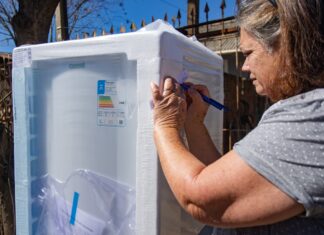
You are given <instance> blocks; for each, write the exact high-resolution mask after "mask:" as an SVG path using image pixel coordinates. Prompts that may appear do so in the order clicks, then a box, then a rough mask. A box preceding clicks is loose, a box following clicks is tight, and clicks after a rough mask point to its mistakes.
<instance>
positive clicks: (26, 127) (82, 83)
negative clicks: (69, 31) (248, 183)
mask: <svg viewBox="0 0 324 235" xmlns="http://www.w3.org/2000/svg"><path fill="white" fill-rule="evenodd" d="M184 72H185V73H187V74H188V81H190V82H193V83H199V84H205V85H207V86H208V88H209V90H210V93H211V97H212V98H214V99H216V100H218V101H219V102H223V61H222V59H221V57H220V56H218V55H216V54H215V53H213V52H212V51H210V50H209V49H207V48H205V47H204V46H203V45H202V44H200V43H199V42H197V41H195V40H194V39H190V38H187V37H185V36H184V35H182V34H180V33H178V32H177V31H176V30H175V29H173V28H172V26H170V25H168V24H166V23H164V22H162V21H156V22H154V23H152V24H150V25H148V26H146V27H145V28H143V29H141V30H139V31H138V32H135V33H126V34H119V35H109V36H102V37H96V38H91V39H83V40H72V41H67V42H59V43H49V44H42V45H33V46H23V47H18V48H16V49H15V50H14V55H13V98H14V133H15V137H14V144H15V183H16V223H17V234H18V235H26V234H33V235H34V234H53V235H54V234H55V235H56V234H78V235H79V234H114V235H115V234H116V235H118V234H120V235H131V234H137V235H155V234H156V235H157V234H159V235H179V234H183V235H188V234H197V233H198V232H199V230H200V229H201V228H202V226H203V225H202V224H199V223H198V222H195V221H193V219H191V218H190V217H189V216H188V215H186V213H185V212H184V211H183V210H182V209H181V208H180V207H179V205H178V203H177V202H176V200H175V198H174V196H173V195H172V193H171V191H170V189H169V187H168V185H167V183H166V180H165V178H164V176H163V172H162V171H161V168H160V166H159V161H158V156H157V154H156V149H155V146H154V141H153V137H152V134H153V129H152V127H153V121H152V109H151V106H150V101H151V92H150V82H151V81H154V82H156V83H160V82H161V81H162V80H163V78H164V77H165V76H172V77H175V78H178V79H180V78H179V76H180V74H183V73H184ZM222 123H223V113H222V111H219V110H216V109H215V108H213V107H210V108H209V112H208V115H207V118H206V125H207V126H208V130H209V131H210V134H211V136H212V138H213V141H214V142H215V143H216V145H217V147H218V149H221V146H222Z"/></svg>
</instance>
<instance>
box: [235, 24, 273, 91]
mask: <svg viewBox="0 0 324 235" xmlns="http://www.w3.org/2000/svg"><path fill="white" fill-rule="evenodd" d="M240 49H241V51H242V53H243V55H244V56H245V61H244V64H243V66H242V71H244V72H248V73H250V79H251V81H252V82H253V85H254V86H255V90H256V92H257V93H258V94H259V95H262V96H268V97H271V94H272V93H273V92H274V83H275V78H276V76H277V74H278V70H277V67H278V66H277V65H276V64H277V63H275V61H276V59H277V57H278V53H276V52H272V53H270V52H268V51H267V50H266V48H265V47H264V46H263V45H262V44H261V43H259V42H258V41H257V40H256V39H255V38H254V37H253V36H251V34H249V33H248V32H246V31H245V30H244V29H241V39H240Z"/></svg>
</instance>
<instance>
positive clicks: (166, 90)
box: [162, 78, 175, 97]
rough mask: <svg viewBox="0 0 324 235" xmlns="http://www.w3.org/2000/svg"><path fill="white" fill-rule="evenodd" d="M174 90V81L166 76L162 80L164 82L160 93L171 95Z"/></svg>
mask: <svg viewBox="0 0 324 235" xmlns="http://www.w3.org/2000/svg"><path fill="white" fill-rule="evenodd" d="M174 91H175V85H174V81H173V79H172V78H166V79H165V80H164V84H163V93H162V95H163V96H164V97H165V96H168V95H171V94H172V93H173V92H174Z"/></svg>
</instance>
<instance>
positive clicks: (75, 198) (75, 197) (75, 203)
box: [70, 192, 79, 225]
mask: <svg viewBox="0 0 324 235" xmlns="http://www.w3.org/2000/svg"><path fill="white" fill-rule="evenodd" d="M78 202H79V193H77V192H74V195H73V202H72V210H71V217H70V224H72V225H74V223H75V217H76V212H77V208H78Z"/></svg>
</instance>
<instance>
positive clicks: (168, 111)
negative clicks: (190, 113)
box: [151, 78, 187, 130]
mask: <svg viewBox="0 0 324 235" xmlns="http://www.w3.org/2000/svg"><path fill="white" fill-rule="evenodd" d="M151 92H152V97H153V104H154V125H155V128H160V127H163V128H176V129H177V130H180V129H182V128H183V127H184V123H185V120H186V115H187V103H186V100H185V98H184V96H183V95H182V93H183V91H182V88H181V87H180V85H179V83H177V82H176V81H175V80H174V79H172V78H166V79H165V80H164V83H163V92H162V94H161V92H160V90H159V87H158V86H157V85H156V84H154V83H151Z"/></svg>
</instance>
